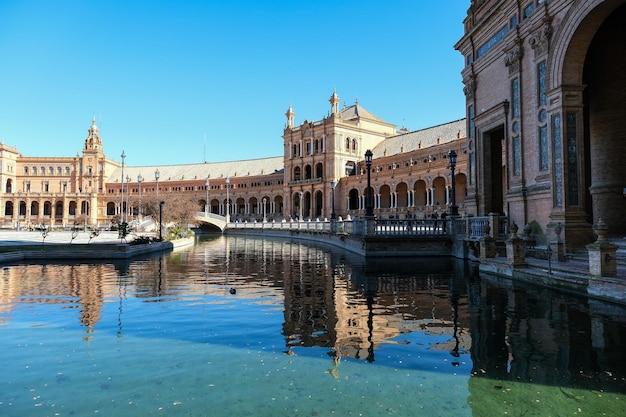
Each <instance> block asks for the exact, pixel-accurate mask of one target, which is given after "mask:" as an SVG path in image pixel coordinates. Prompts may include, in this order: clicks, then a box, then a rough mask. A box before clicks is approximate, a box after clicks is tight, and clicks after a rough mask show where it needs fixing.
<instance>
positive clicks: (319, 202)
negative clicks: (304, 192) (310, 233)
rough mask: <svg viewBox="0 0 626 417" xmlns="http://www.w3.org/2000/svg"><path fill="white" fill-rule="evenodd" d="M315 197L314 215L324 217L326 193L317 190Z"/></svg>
mask: <svg viewBox="0 0 626 417" xmlns="http://www.w3.org/2000/svg"><path fill="white" fill-rule="evenodd" d="M314 197H315V198H314V203H315V205H314V212H313V217H315V218H320V217H322V210H323V209H324V194H323V193H322V190H317V191H315V194H314Z"/></svg>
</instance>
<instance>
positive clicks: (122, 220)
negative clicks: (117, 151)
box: [120, 151, 126, 223]
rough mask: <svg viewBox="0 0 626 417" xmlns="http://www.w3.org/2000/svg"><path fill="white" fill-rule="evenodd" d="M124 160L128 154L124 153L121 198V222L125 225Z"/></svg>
mask: <svg viewBox="0 0 626 417" xmlns="http://www.w3.org/2000/svg"><path fill="white" fill-rule="evenodd" d="M124 158H126V154H125V153H124V151H122V190H121V196H120V220H121V223H124Z"/></svg>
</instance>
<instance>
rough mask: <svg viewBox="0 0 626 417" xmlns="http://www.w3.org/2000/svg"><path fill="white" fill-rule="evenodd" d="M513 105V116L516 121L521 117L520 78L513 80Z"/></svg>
mask: <svg viewBox="0 0 626 417" xmlns="http://www.w3.org/2000/svg"><path fill="white" fill-rule="evenodd" d="M511 104H512V109H511V116H512V117H513V118H514V119H515V118H517V117H519V114H520V103H519V78H514V79H512V80H511Z"/></svg>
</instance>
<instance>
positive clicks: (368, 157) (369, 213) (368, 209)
mask: <svg viewBox="0 0 626 417" xmlns="http://www.w3.org/2000/svg"><path fill="white" fill-rule="evenodd" d="M373 155H374V154H373V153H372V151H371V150H369V149H368V150H367V151H365V165H366V166H367V196H366V201H365V217H374V204H373V203H374V202H373V201H372V199H373V195H372V194H373V193H372V182H371V172H372V156H373Z"/></svg>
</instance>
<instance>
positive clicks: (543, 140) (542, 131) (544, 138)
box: [539, 126, 548, 171]
mask: <svg viewBox="0 0 626 417" xmlns="http://www.w3.org/2000/svg"><path fill="white" fill-rule="evenodd" d="M539 169H540V170H542V171H545V170H547V169H548V127H547V126H541V127H540V128H539Z"/></svg>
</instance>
